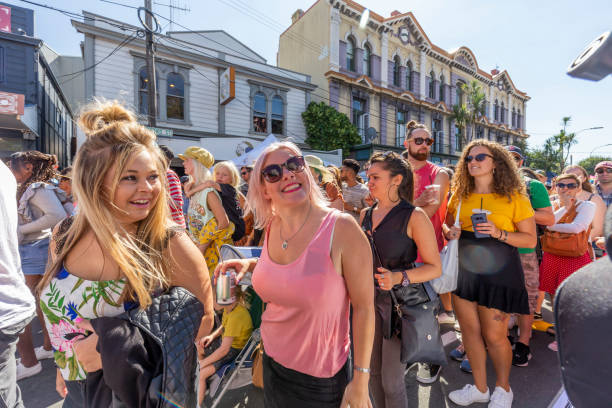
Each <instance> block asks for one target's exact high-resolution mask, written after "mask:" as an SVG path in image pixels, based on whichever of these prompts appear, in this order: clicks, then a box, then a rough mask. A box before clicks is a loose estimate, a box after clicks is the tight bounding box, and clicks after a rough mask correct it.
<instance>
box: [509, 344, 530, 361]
mask: <svg viewBox="0 0 612 408" xmlns="http://www.w3.org/2000/svg"><path fill="white" fill-rule="evenodd" d="M529 360H531V349H530V348H529V346H527V345H526V344H523V343H521V342H520V341H517V342H516V345H515V346H514V353H512V365H515V366H517V367H527V366H528V365H529Z"/></svg>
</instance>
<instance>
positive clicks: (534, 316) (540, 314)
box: [533, 312, 542, 320]
mask: <svg viewBox="0 0 612 408" xmlns="http://www.w3.org/2000/svg"><path fill="white" fill-rule="evenodd" d="M533 320H542V313H538V312H534V313H533Z"/></svg>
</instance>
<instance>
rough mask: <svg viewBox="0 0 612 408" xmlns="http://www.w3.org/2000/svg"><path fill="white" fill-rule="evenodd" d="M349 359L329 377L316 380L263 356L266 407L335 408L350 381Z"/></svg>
mask: <svg viewBox="0 0 612 408" xmlns="http://www.w3.org/2000/svg"><path fill="white" fill-rule="evenodd" d="M349 360H350V359H347V361H346V363H345V364H344V366H343V367H342V368H341V369H340V371H338V373H336V375H334V376H333V377H331V378H317V377H313V376H310V375H308V374H304V373H300V372H298V371H295V370H291V369H290V368H287V367H284V366H282V365H280V364H279V363H277V362H276V361H274V360H273V359H272V358H271V357H269V356H268V355H267V354H266V353H265V352H264V355H263V378H264V406H265V407H266V408H338V407H340V403H342V397H343V396H344V389H345V388H346V386H347V385H348V383H349V381H350V379H349V377H350V362H349Z"/></svg>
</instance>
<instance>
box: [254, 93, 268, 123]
mask: <svg viewBox="0 0 612 408" xmlns="http://www.w3.org/2000/svg"><path fill="white" fill-rule="evenodd" d="M253 114H260V115H263V116H264V117H265V116H266V96H265V95H264V94H263V93H261V92H258V93H256V94H255V96H254V97H253Z"/></svg>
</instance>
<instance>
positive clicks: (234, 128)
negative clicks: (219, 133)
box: [225, 73, 251, 136]
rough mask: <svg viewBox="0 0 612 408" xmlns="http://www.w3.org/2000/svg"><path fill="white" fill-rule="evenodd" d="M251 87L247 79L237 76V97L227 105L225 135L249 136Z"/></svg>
mask: <svg viewBox="0 0 612 408" xmlns="http://www.w3.org/2000/svg"><path fill="white" fill-rule="evenodd" d="M250 94H251V87H250V85H249V83H248V82H247V78H246V77H244V76H242V75H240V74H238V73H237V74H236V97H235V98H234V100H232V101H230V102H229V103H228V104H227V105H225V133H227V134H228V135H239V136H247V135H248V133H249V130H250V128H251V117H250V116H251V108H250V106H251V101H250V98H251V96H250Z"/></svg>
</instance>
